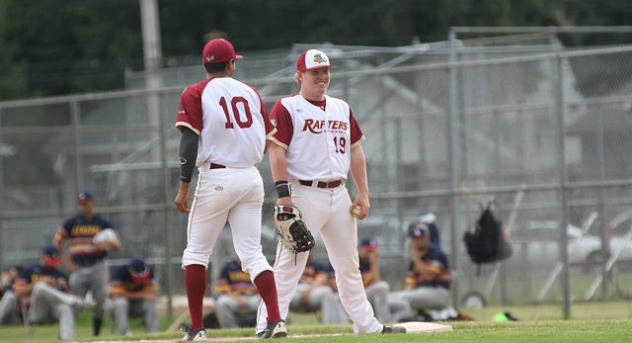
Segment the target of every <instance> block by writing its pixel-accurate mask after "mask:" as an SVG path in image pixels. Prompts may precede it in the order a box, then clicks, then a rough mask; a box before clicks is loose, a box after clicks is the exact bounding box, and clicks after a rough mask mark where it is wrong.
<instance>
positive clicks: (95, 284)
mask: <svg viewBox="0 0 632 343" xmlns="http://www.w3.org/2000/svg"><path fill="white" fill-rule="evenodd" d="M108 282H109V271H108V267H107V264H106V263H105V261H101V262H98V263H96V264H94V265H92V266H89V267H80V268H79V269H77V270H76V271H74V272H73V273H72V274H70V289H71V290H72V292H73V293H74V294H76V295H78V296H80V297H81V298H85V297H86V294H87V293H88V291H90V292H91V293H92V298H93V299H94V302H95V307H94V311H93V313H94V317H95V318H99V319H101V318H103V314H104V313H105V301H106V300H107V297H108V287H109V286H108Z"/></svg>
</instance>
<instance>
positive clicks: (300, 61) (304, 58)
mask: <svg viewBox="0 0 632 343" xmlns="http://www.w3.org/2000/svg"><path fill="white" fill-rule="evenodd" d="M329 66H331V65H330V64H329V57H327V55H326V54H325V53H324V52H322V51H320V50H316V49H309V50H305V51H303V53H301V54H300V55H299V56H298V58H297V59H296V70H297V71H307V70H314V69H319V68H325V67H329Z"/></svg>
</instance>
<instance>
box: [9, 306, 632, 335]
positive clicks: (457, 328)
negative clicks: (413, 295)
mask: <svg viewBox="0 0 632 343" xmlns="http://www.w3.org/2000/svg"><path fill="white" fill-rule="evenodd" d="M504 310H510V311H511V312H512V313H513V315H514V316H516V317H518V318H520V319H521V320H520V321H518V322H500V323H496V322H492V321H491V317H492V316H493V315H494V314H495V313H498V312H499V311H504ZM466 312H467V313H468V314H470V315H472V316H473V317H474V318H476V321H473V322H450V323H449V324H450V325H452V326H453V328H454V331H453V332H448V333H437V334H406V335H389V336H382V335H364V336H361V337H360V336H354V335H351V326H350V325H343V326H324V325H318V324H317V323H315V319H314V318H315V317H314V316H313V315H292V316H291V317H290V320H291V325H290V335H303V334H305V335H307V334H336V333H337V334H343V335H337V336H323V337H301V338H291V339H288V340H284V341H297V342H298V341H300V342H332V341H333V342H378V341H379V342H413V341H420V340H423V341H430V342H463V341H468V342H556V343H560V342H630V341H632V303H630V302H608V303H583V304H574V305H573V311H572V315H573V318H575V319H573V320H566V321H565V320H561V316H562V314H561V310H560V306H559V305H538V306H514V307H504V308H499V307H488V308H484V309H466ZM89 322H90V321H89V318H88V317H87V316H86V315H83V316H80V317H79V318H78V320H77V335H78V340H80V341H91V340H92V338H91V336H90V324H89ZM168 326H169V318H164V319H163V323H162V327H164V328H166V327H168ZM110 327H111V323H109V322H106V326H105V330H104V335H102V336H101V337H99V340H100V341H105V340H128V341H134V340H141V339H145V340H148V339H149V340H177V339H179V338H181V336H182V334H181V333H180V332H171V333H167V332H165V333H159V334H155V335H148V334H143V333H142V332H143V329H142V327H140V322H139V321H134V322H133V327H132V330H133V332H135V333H137V335H135V336H133V337H125V338H122V337H118V336H114V335H111V331H110ZM57 330H58V329H57V326H56V325H46V326H36V327H34V329H33V335H32V337H30V338H28V337H27V331H26V329H25V328H24V327H23V326H3V327H0V342H33V343H40V342H41V343H44V342H55V341H58V339H57ZM208 333H209V336H212V337H226V340H225V341H230V338H229V337H235V340H238V339H239V338H240V337H242V338H243V337H252V336H253V334H254V331H253V329H251V328H247V329H230V330H229V329H222V330H209V331H208Z"/></svg>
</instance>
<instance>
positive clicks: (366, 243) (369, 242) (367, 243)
mask: <svg viewBox="0 0 632 343" xmlns="http://www.w3.org/2000/svg"><path fill="white" fill-rule="evenodd" d="M360 246H361V247H366V248H368V249H369V250H377V249H378V247H379V244H378V242H377V238H375V237H372V236H369V237H364V238H362V240H360Z"/></svg>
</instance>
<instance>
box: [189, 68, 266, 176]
mask: <svg viewBox="0 0 632 343" xmlns="http://www.w3.org/2000/svg"><path fill="white" fill-rule="evenodd" d="M176 127H187V128H189V129H191V130H193V131H194V132H195V133H197V134H198V135H199V137H200V138H199V139H200V141H199V145H198V155H197V161H196V164H197V165H198V166H201V165H203V164H208V163H211V162H212V163H217V164H221V165H224V166H226V167H229V168H247V167H252V166H254V165H255V164H257V163H259V162H261V160H262V159H263V154H264V151H265V146H266V135H269V134H273V128H272V126H271V125H270V121H269V120H268V115H267V113H266V110H265V106H264V104H263V101H262V100H261V96H260V95H259V92H258V91H257V90H256V89H255V88H254V87H251V86H249V85H247V84H245V83H243V82H241V81H238V80H235V79H233V78H231V77H218V78H210V79H206V80H202V81H200V82H198V83H196V84H193V85H190V86H188V87H187V88H186V89H185V90H184V92H182V95H181V96H180V105H179V107H178V114H177V116H176Z"/></svg>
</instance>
